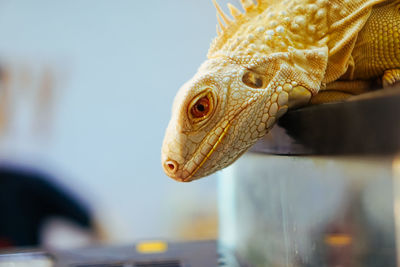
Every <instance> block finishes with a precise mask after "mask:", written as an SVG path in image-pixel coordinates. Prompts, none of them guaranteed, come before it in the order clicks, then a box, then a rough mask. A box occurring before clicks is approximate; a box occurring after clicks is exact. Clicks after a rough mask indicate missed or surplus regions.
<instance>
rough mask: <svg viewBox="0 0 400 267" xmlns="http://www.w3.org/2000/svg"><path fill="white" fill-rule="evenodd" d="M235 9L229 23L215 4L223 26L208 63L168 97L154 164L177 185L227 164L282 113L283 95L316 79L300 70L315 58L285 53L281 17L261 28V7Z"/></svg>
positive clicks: (250, 4) (261, 4)
mask: <svg viewBox="0 0 400 267" xmlns="http://www.w3.org/2000/svg"><path fill="white" fill-rule="evenodd" d="M214 3H215V1H214ZM242 4H243V8H244V9H245V10H246V13H245V14H242V13H240V12H239V11H238V10H237V9H236V8H234V7H233V6H229V8H230V9H231V13H232V15H233V17H234V18H235V19H236V21H235V23H233V22H232V21H231V20H230V19H229V18H228V17H227V16H226V15H225V14H224V13H223V12H222V11H221V9H220V7H219V6H218V5H217V4H216V3H215V5H216V7H217V11H218V14H220V15H221V16H222V18H223V20H224V22H225V23H226V24H227V25H228V27H225V26H224V25H223V24H222V23H220V27H221V28H222V30H223V32H222V33H221V32H220V31H218V30H217V32H218V37H217V38H216V39H215V40H214V41H213V44H212V45H211V47H210V50H209V53H208V60H206V61H205V62H204V63H203V64H202V65H201V66H200V68H199V70H198V72H197V73H196V75H195V76H194V77H193V78H192V79H191V80H189V81H188V82H187V83H185V84H184V85H183V86H182V87H181V88H180V90H179V91H178V93H177V95H176V97H175V100H174V104H173V108H172V116H171V120H170V122H169V125H168V127H167V130H166V134H165V138H164V142H163V147H162V156H161V161H162V166H163V168H164V171H165V173H166V174H167V175H168V176H170V177H171V178H173V179H175V180H177V181H181V182H189V181H192V180H195V179H199V178H201V177H204V176H207V175H209V174H211V173H213V172H216V171H218V170H220V169H222V168H224V167H226V166H228V165H229V164H231V163H233V162H234V161H235V160H236V159H237V158H238V157H239V156H240V155H242V154H243V153H244V152H245V151H246V150H247V149H248V148H249V147H251V146H252V145H253V144H254V143H255V142H256V141H257V140H258V139H259V138H261V137H262V136H263V135H265V134H266V132H267V131H268V130H269V129H270V128H271V127H272V126H273V124H274V123H275V121H276V119H277V118H279V117H280V116H282V115H283V114H284V113H285V112H286V111H287V109H288V98H289V92H292V91H293V89H294V88H295V87H298V86H300V88H303V89H304V87H303V85H306V84H307V82H302V81H314V80H316V79H314V78H315V77H313V76H312V75H306V74H302V70H303V69H304V68H303V67H305V66H308V65H307V64H308V63H309V62H310V60H315V58H317V57H318V55H320V54H319V53H320V52H315V53H314V52H312V53H308V54H307V53H303V52H297V50H296V49H294V48H292V49H291V48H289V45H288V44H289V43H290V44H292V43H291V40H290V35H288V34H286V35H285V34H284V31H285V29H286V28H287V25H288V23H287V21H286V22H285V20H284V18H285V17H286V13H284V12H283V13H281V14H280V15H279V17H278V19H280V20H281V21H282V24H277V21H279V20H273V21H272V22H273V23H269V21H268V20H269V19H270V17H271V16H270V15H268V14H264V13H265V12H267V11H265V10H266V1H259V3H258V5H255V4H254V3H253V2H252V1H251V0H242ZM282 7H284V6H283V5H282ZM260 15H261V16H260ZM274 19H277V18H274ZM265 20H266V21H265ZM284 23H286V24H284ZM264 25H270V26H269V28H268V27H265V26H264ZM272 37H273V38H272ZM294 63H296V64H294ZM322 65H323V64H321V66H322ZM293 66H296V68H298V70H299V71H298V72H293V71H292V70H291V68H293ZM298 73H300V75H299V74H298ZM318 73H322V72H318ZM318 79H320V77H318ZM317 82H318V81H317ZM300 91H301V90H300ZM303 92H305V95H306V98H307V97H308V98H309V97H310V95H311V94H310V92H309V91H308V90H306V89H304V90H303Z"/></svg>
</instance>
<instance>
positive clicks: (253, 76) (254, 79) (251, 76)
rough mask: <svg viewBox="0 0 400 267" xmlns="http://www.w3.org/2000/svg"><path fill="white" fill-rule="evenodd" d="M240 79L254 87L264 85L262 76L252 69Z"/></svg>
mask: <svg viewBox="0 0 400 267" xmlns="http://www.w3.org/2000/svg"><path fill="white" fill-rule="evenodd" d="M242 81H243V83H244V84H245V85H247V86H249V87H252V88H256V89H258V88H262V87H263V86H264V77H263V76H262V75H260V74H258V73H255V72H252V71H248V72H246V73H245V74H244V75H243V77H242Z"/></svg>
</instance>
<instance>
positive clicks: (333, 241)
mask: <svg viewBox="0 0 400 267" xmlns="http://www.w3.org/2000/svg"><path fill="white" fill-rule="evenodd" d="M352 240H353V238H352V237H351V236H349V235H346V234H330V235H327V236H325V243H326V244H328V245H331V246H347V245H349V244H351V242H352Z"/></svg>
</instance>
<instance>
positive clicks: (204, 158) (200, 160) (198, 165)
mask: <svg viewBox="0 0 400 267" xmlns="http://www.w3.org/2000/svg"><path fill="white" fill-rule="evenodd" d="M256 100H257V98H256V97H255V98H252V99H251V100H250V101H248V102H247V103H246V104H245V105H242V106H241V107H240V109H239V110H238V111H237V112H235V114H233V116H232V118H231V119H229V120H228V122H227V123H223V124H222V126H220V125H217V127H215V128H214V129H213V131H214V132H215V129H216V128H218V127H222V132H221V133H220V135H219V136H218V139H217V141H216V142H215V143H214V144H213V145H212V146H211V147H210V148H209V149H208V151H207V154H206V155H205V156H204V154H202V153H199V151H200V150H201V149H202V148H203V146H204V143H205V140H206V138H207V137H208V136H209V135H208V136H207V137H206V138H204V139H203V141H202V143H201V144H200V146H199V147H198V148H197V150H196V151H195V152H194V153H193V155H194V156H193V157H192V159H191V160H190V161H188V162H187V163H186V164H185V166H184V167H183V172H184V173H185V174H187V175H185V177H181V178H180V179H179V181H181V182H190V181H192V180H194V179H192V178H193V176H194V175H195V174H196V173H197V172H198V171H199V169H200V168H201V167H202V166H203V165H204V164H205V163H206V161H207V160H208V159H209V158H210V157H211V155H212V154H213V153H214V152H215V150H216V149H217V147H218V146H219V145H220V144H221V143H222V140H223V139H224V137H225V136H226V134H227V133H228V130H229V129H230V127H231V125H232V121H233V120H234V119H236V118H237V117H239V115H240V114H241V113H242V112H243V111H244V110H245V109H246V108H247V107H249V106H250V105H252V104H253V103H255V102H256ZM196 155H202V157H198V160H197V161H198V162H197V163H196V161H195V160H194V159H193V158H196V157H195V156H196ZM189 163H192V164H194V165H192V166H193V167H191V168H189V167H188V165H189Z"/></svg>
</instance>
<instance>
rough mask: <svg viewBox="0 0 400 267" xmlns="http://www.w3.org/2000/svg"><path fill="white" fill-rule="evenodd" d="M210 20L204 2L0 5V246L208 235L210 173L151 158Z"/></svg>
mask: <svg viewBox="0 0 400 267" xmlns="http://www.w3.org/2000/svg"><path fill="white" fill-rule="evenodd" d="M219 2H220V3H221V4H222V5H224V6H225V3H226V2H227V1H219ZM232 2H233V3H234V4H236V6H239V5H237V1H232ZM215 25H216V19H215V9H214V7H213V6H212V3H211V1H195V0H193V1H187V0H169V1H165V0H153V1H132V0H118V1H105V0H87V1H78V0H72V1H51V0H40V1H14V0H0V135H1V138H0V188H1V190H2V192H3V193H0V194H1V195H2V197H1V198H0V201H1V202H2V204H0V217H1V221H2V222H3V223H2V224H0V228H1V227H3V230H1V229H0V246H1V245H3V246H16V245H30V243H29V242H38V243H39V244H41V245H45V246H58V247H68V246H75V245H85V244H88V243H90V242H93V241H96V242H97V241H100V242H103V243H107V244H113V243H130V242H133V241H135V240H140V239H158V238H162V239H169V240H187V239H210V238H216V236H217V207H216V206H217V204H216V177H208V178H206V179H201V180H199V181H196V182H193V183H189V184H181V183H178V182H175V181H173V180H172V179H170V178H168V177H167V176H166V175H165V174H164V173H163V171H162V168H161V164H160V149H161V144H162V139H163V135H164V130H165V128H166V126H167V123H168V120H169V118H170V110H171V105H172V101H173V98H174V96H175V93H176V91H177V90H178V88H179V87H180V86H181V85H182V84H183V83H184V82H185V81H186V80H188V79H190V78H191V76H192V75H193V74H194V73H195V72H196V70H197V67H198V66H199V65H200V64H201V63H202V62H203V61H204V60H205V58H206V53H207V50H208V47H209V44H210V42H211V40H212V38H213V37H214V36H215V35H216V34H215ZM22 218H24V219H22ZM21 221H25V224H26V225H22V224H21V223H20V222H21ZM30 221H32V222H30ZM24 227H25V228H28V230H26V231H27V234H28V235H29V234H31V232H32V231H36V230H37V231H39V232H40V233H39V236H34V237H31V238H30V239H28V240H25V239H24V234H23V232H22V229H23V228H24ZM1 231H3V232H1ZM24 231H25V230H24ZM10 232H12V233H13V234H14V235H16V236H17V237H14V236H13V235H12V234H10ZM2 233H3V236H1V234H2ZM17 239H18V240H20V241H18V240H17Z"/></svg>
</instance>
